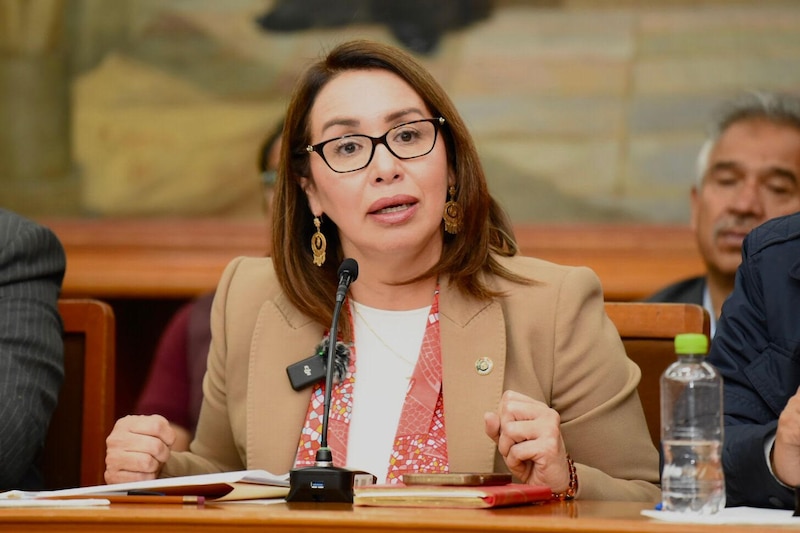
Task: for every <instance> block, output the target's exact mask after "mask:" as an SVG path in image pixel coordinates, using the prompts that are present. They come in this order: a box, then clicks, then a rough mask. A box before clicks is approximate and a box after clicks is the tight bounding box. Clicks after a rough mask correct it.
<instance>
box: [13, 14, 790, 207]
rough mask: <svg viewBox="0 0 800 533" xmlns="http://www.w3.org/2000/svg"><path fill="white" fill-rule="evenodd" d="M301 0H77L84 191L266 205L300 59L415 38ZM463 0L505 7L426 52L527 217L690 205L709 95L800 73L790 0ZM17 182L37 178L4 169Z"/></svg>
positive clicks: (75, 115) (79, 164) (74, 88)
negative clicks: (289, 9)
mask: <svg viewBox="0 0 800 533" xmlns="http://www.w3.org/2000/svg"><path fill="white" fill-rule="evenodd" d="M29 1H32V2H35V1H37V0H29ZM290 1H291V2H292V3H294V4H295V5H296V6H297V5H302V4H308V5H309V6H310V7H308V10H307V11H306V13H316V14H317V16H316V17H315V18H314V20H311V21H307V22H309V23H311V24H313V25H314V26H313V27H311V28H309V29H298V30H295V31H280V32H279V31H265V30H264V29H262V28H260V27H259V26H258V25H256V23H255V22H254V21H255V19H256V18H257V17H259V16H263V15H264V14H266V13H270V12H272V11H274V10H275V9H277V8H278V7H280V4H281V3H282V2H281V1H279V0H276V1H274V2H270V1H261V0H115V1H114V2H107V1H105V0H74V1H73V2H68V3H67V13H66V15H65V19H64V20H65V27H66V35H67V39H66V41H67V43H68V44H66V45H65V46H66V47H67V49H68V53H69V57H70V60H69V65H70V70H69V72H68V74H67V77H68V82H69V87H70V88H71V99H70V101H69V104H68V105H69V115H70V117H71V121H70V124H71V136H70V146H71V150H72V161H73V164H74V169H75V170H74V171H73V172H71V173H70V175H69V176H67V177H65V179H64V180H63V182H62V184H61V188H62V189H64V188H66V189H68V190H69V191H72V193H73V196H74V198H75V201H74V205H73V211H74V212H76V213H80V214H86V215H100V216H114V215H145V216H161V215H185V216H195V215H219V216H230V217H255V216H259V214H260V209H261V204H260V195H259V194H258V178H257V171H256V164H255V161H256V152H257V149H258V146H259V143H260V141H261V139H262V138H263V136H265V135H266V134H267V132H269V131H270V129H271V128H272V127H273V125H274V124H275V123H276V121H277V120H279V118H280V117H281V114H282V109H283V107H284V106H285V103H286V96H287V93H288V91H289V89H290V88H291V85H292V82H293V80H294V78H295V76H296V75H297V74H298V73H299V72H300V70H301V69H302V68H303V67H304V66H305V65H306V64H307V63H308V61H309V60H311V59H313V58H316V57H318V56H319V54H320V53H321V52H322V51H324V50H325V49H326V48H329V47H331V46H332V45H333V44H335V43H338V42H340V41H342V40H346V39H349V38H356V37H366V38H373V39H379V40H383V41H387V42H392V43H394V44H401V45H407V44H408V43H411V42H412V40H409V41H408V42H403V41H402V40H400V37H399V35H401V33H400V30H401V29H402V28H399V27H398V25H397V24H392V23H386V21H383V20H380V17H377V16H375V14H374V13H371V12H369V11H368V10H367V9H365V6H368V5H369V4H370V3H369V2H368V1H367V0H350V2H352V5H354V6H356V8H358V9H359V10H357V11H354V12H353V13H351V14H350V17H349V19H348V20H350V21H351V22H352V23H350V24H347V25H339V24H338V23H336V25H334V22H332V21H331V20H329V19H326V18H325V17H320V15H319V14H320V13H322V12H321V11H320V10H312V9H311V7H313V6H311V4H319V3H320V2H321V0H290ZM431 1H432V2H433V3H432V4H431V5H432V6H433V5H436V4H441V3H442V2H443V1H455V0H431ZM340 3H342V2H340ZM343 4H345V5H346V4H348V2H343ZM322 5H331V3H330V2H322ZM446 5H449V4H446ZM463 5H466V6H481V5H484V6H488V7H489V13H488V14H487V13H481V14H480V16H478V17H476V18H477V20H475V21H472V22H471V23H470V24H468V25H466V27H464V28H460V29H459V28H456V29H452V28H451V29H449V30H443V31H441V32H440V33H439V34H438V36H437V37H438V41H437V42H435V43H433V50H431V51H429V52H424V51H420V52H419V53H418V55H419V57H420V59H421V61H422V62H423V63H424V64H425V65H426V66H427V67H428V68H430V69H431V71H432V72H433V73H434V74H435V75H436V76H437V78H438V79H439V80H440V81H441V82H442V84H443V85H444V86H445V87H446V88H447V90H448V91H449V93H450V95H451V96H452V97H453V99H454V101H455V102H456V104H457V106H458V108H459V109H460V111H461V113H462V115H463V116H464V118H465V119H466V121H467V123H468V124H469V125H470V127H471V129H472V132H473V134H474V136H475V138H476V141H477V144H478V147H479V149H480V152H481V155H482V157H483V161H484V164H485V166H486V168H487V174H488V176H489V179H490V187H491V189H492V191H493V192H494V193H495V195H496V196H497V197H498V199H499V200H500V201H501V203H503V204H504V205H505V207H506V208H507V209H508V210H509V212H510V214H511V216H512V218H513V220H515V221H520V222H535V221H564V222H567V221H641V222H683V221H685V220H686V219H687V217H688V191H689V187H690V185H691V183H692V180H693V179H694V175H693V168H694V158H695V155H696V151H697V149H698V147H699V145H700V143H701V141H702V138H703V135H704V133H705V130H704V128H705V123H706V120H707V118H708V115H709V113H710V111H711V110H712V108H713V107H714V106H715V105H716V104H718V103H719V102H720V101H721V100H723V99H725V98H727V97H729V96H731V95H734V94H736V93H737V92H739V91H742V90H748V89H756V88H758V89H768V90H781V91H791V92H797V91H800V68H798V65H799V64H800V5H798V3H797V2H795V1H793V0H787V1H769V0H761V1H752V2H746V1H733V0H731V1H725V0H706V1H702V0H695V1H688V0H686V1H680V0H673V1H667V0H664V1H655V0H651V1H645V0H640V1H633V0H631V1H622V0H620V1H613V0H606V1H596V2H595V1H592V2H590V1H587V0H584V1H579V0H575V1H569V0H563V1H558V0H551V1H510V0H509V1H501V0H495V1H493V2H489V1H488V0H486V1H485V2H480V1H478V0H473V1H472V2H469V1H466V2H463ZM373 9H377V8H375V7H374V6H373ZM431 9H434V8H431ZM323 14H324V13H323ZM450 15H452V13H451V14H450ZM393 20H394V19H393ZM423 44H424V43H423ZM429 44H430V43H429ZM416 45H417V46H419V43H418V42H417V43H416ZM1 68H2V67H0V69H1ZM0 105H2V104H0ZM54 149H55V148H54ZM42 150H45V151H46V150H47V147H42ZM12 182H13V183H16V184H17V185H14V187H16V188H17V189H20V188H22V187H23V186H21V185H19V180H18V179H17V180H11V179H10V178H9V176H0V186H3V187H5V186H6V185H7V184H9V183H12ZM13 183H12V185H13ZM25 186H27V185H25ZM9 187H11V186H9ZM12 188H13V187H12ZM0 195H2V196H7V195H5V194H3V193H1V192H0ZM57 195H58V197H59V198H69V197H70V196H69V194H65V192H64V191H63V190H60V191H58V192H57ZM8 202H9V200H7V199H3V202H2V203H3V204H8ZM47 205H49V204H48V202H47V201H46V198H44V197H42V198H41V202H40V204H39V206H40V208H39V209H38V210H39V211H42V210H46V209H45V208H43V207H41V206H47ZM11 206H12V207H14V205H13V203H12V204H11ZM48 209H49V208H48ZM24 210H28V211H37V208H36V206H31V205H29V204H26V205H24Z"/></svg>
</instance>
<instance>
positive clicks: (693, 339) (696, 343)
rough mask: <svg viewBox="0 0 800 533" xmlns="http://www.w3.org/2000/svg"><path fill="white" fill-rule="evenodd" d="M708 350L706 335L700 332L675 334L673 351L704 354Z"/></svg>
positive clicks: (686, 353)
mask: <svg viewBox="0 0 800 533" xmlns="http://www.w3.org/2000/svg"><path fill="white" fill-rule="evenodd" d="M706 352H708V337H706V336H705V335H703V334H702V333H681V334H679V335H675V353H677V354H685V355H691V354H705V353H706Z"/></svg>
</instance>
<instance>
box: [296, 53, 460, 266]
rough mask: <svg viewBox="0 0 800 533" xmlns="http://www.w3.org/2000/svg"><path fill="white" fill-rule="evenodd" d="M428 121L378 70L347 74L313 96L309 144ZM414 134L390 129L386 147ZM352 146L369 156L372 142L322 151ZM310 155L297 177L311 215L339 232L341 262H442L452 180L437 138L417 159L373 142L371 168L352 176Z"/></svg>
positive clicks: (409, 92) (397, 81)
mask: <svg viewBox="0 0 800 533" xmlns="http://www.w3.org/2000/svg"><path fill="white" fill-rule="evenodd" d="M428 118H433V117H432V116H431V113H430V111H429V110H428V108H427V107H426V105H425V103H424V102H423V101H422V98H420V96H419V95H418V94H417V93H416V92H415V91H414V89H412V88H411V86H410V85H408V84H407V83H406V82H405V81H404V80H402V79H401V78H400V77H398V76H397V75H395V74H393V73H391V72H388V71H385V70H380V69H373V70H352V71H347V72H344V73H342V74H340V75H338V76H337V77H335V78H334V79H332V80H331V81H330V82H328V84H327V85H326V86H325V87H323V89H322V90H321V91H320V93H319V94H318V95H317V98H316V101H315V103H314V106H313V107H312V109H311V113H310V115H309V128H310V133H311V144H317V143H320V142H323V141H327V140H328V139H334V138H338V137H341V136H343V135H348V134H350V135H352V134H362V135H369V136H371V137H380V136H382V135H383V134H384V133H386V132H387V131H388V130H389V129H391V128H394V127H395V126H398V125H400V124H403V123H406V122H411V121H415V120H420V119H428ZM411 127H412V128H413V125H412V126H411ZM445 127H446V126H445ZM414 134H416V131H415V130H413V129H412V130H409V131H397V130H395V131H394V132H392V133H390V135H389V137H390V139H389V141H391V138H394V139H395V140H396V142H398V143H405V142H407V139H412V138H413V135H414ZM362 141H363V139H362ZM334 145H335V146H334ZM355 146H358V147H359V148H358V149H365V150H366V151H367V152H368V151H369V150H370V148H371V143H370V142H369V141H368V140H366V142H359V143H357V145H353V144H349V143H344V144H342V143H338V144H337V143H331V146H330V147H328V148H327V150H331V149H334V150H342V151H344V155H348V154H349V153H351V152H352V151H353V150H354V149H355V148H354V147H355ZM326 153H330V152H326ZM309 157H310V169H311V176H308V177H303V178H300V184H301V186H302V187H303V190H304V191H305V192H306V194H307V196H308V202H309V205H310V207H311V211H312V213H314V215H315V216H321V215H323V214H324V215H325V218H329V219H330V220H332V221H333V222H335V223H336V225H337V226H338V227H339V236H340V239H341V242H342V248H343V252H344V254H345V256H347V257H354V258H356V259H361V260H364V259H369V258H375V259H391V257H392V256H396V257H397V258H398V259H409V258H412V259H414V260H419V259H423V258H426V259H428V261H425V263H427V264H426V265H425V268H427V267H429V266H430V265H431V264H432V263H431V261H433V262H435V261H436V260H437V259H438V258H439V255H440V254H441V249H442V232H441V229H440V226H441V221H442V211H443V209H444V204H445V202H446V197H447V188H448V174H449V169H448V165H447V154H446V149H445V142H444V141H443V140H442V139H441V134H439V135H437V138H436V143H435V145H434V146H433V149H432V150H431V151H430V153H428V154H427V155H423V156H421V157H417V158H414V159H399V158H397V157H395V156H394V155H393V154H392V153H391V152H389V150H388V149H387V147H386V146H385V145H384V144H378V145H377V146H375V152H374V154H373V156H372V160H371V161H370V162H369V164H368V165H367V166H366V167H365V168H362V169H360V170H356V171H353V172H347V173H337V172H334V171H333V170H331V168H330V167H329V166H328V164H326V162H325V161H324V160H323V158H322V157H321V156H320V154H319V153H312V154H309ZM329 160H330V158H329ZM334 166H335V163H334ZM329 227H330V226H329ZM322 231H323V233H324V232H325V223H324V219H323V225H322Z"/></svg>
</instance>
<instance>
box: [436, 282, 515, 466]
mask: <svg viewBox="0 0 800 533" xmlns="http://www.w3.org/2000/svg"><path fill="white" fill-rule="evenodd" d="M440 290H441V292H440V298H439V326H440V330H441V342H442V380H443V385H442V389H443V396H444V419H445V426H446V428H447V453H448V458H449V461H450V470H451V471H453V472H458V471H465V470H478V471H483V472H491V471H492V470H493V468H494V458H495V452H496V449H497V447H496V446H495V444H494V442H492V440H491V439H490V438H489V437H487V436H486V433H485V431H484V422H483V414H484V413H485V412H486V411H494V410H496V409H497V406H498V405H499V403H500V397H501V396H502V394H503V381H504V374H505V361H506V335H505V329H506V324H505V318H504V316H503V310H502V307H501V305H500V303H498V302H497V301H496V300H492V301H479V300H475V299H473V298H468V297H466V296H464V295H462V294H461V293H460V291H458V290H455V289H453V288H449V287H448V284H447V282H446V281H443V282H442V284H441V287H440ZM478 365H480V366H481V368H482V370H480V371H479V369H478V368H477V366H478ZM487 366H488V367H490V369H489V370H488V371H486V370H483V369H485V368H486V367H487Z"/></svg>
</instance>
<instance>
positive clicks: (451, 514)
mask: <svg viewBox="0 0 800 533" xmlns="http://www.w3.org/2000/svg"><path fill="white" fill-rule="evenodd" d="M648 507H649V506H648V505H647V504H642V503H632V502H597V501H582V502H581V501H578V502H561V503H547V504H543V505H537V506H524V507H512V508H506V509H496V510H485V509H480V510H471V509H467V510H460V509H436V510H434V509H399V508H374V507H352V506H350V505H345V504H324V505H319V504H291V505H290V504H286V503H277V504H271V505H257V504H240V503H236V504H207V505H205V506H204V507H197V506H190V505H184V506H181V505H151V504H127V505H125V504H113V505H111V506H110V507H103V508H81V509H76V508H51V509H41V508H39V509H34V508H28V509H13V508H6V509H0V530H1V531H14V532H25V531H47V532H48V533H52V532H80V533H91V532H96V531H98V532H99V531H102V532H109V531H131V532H134V531H135V532H137V533H139V532H144V533H147V532H156V531H158V532H160V531H164V532H170V533H181V532H187V533H203V532H211V531H220V532H226V533H227V532H244V531H278V532H287V533H289V532H291V533H298V532H313V533H322V532H324V533H331V532H334V533H335V532H358V533H368V532H381V533H383V532H385V531H400V532H404V533H411V532H419V533H421V532H426V533H429V532H445V531H448V532H475V531H485V532H521V531H531V532H540V533H541V532H558V533H565V532H570V533H601V532H603V533H607V532H627V533H635V532H644V533H667V532H673V531H676V530H679V531H680V532H681V533H713V532H716V531H719V530H720V527H719V526H708V525H676V524H670V523H667V522H658V521H655V520H651V519H649V518H646V517H643V516H641V514H640V511H641V510H642V509H645V508H648ZM793 529H794V528H792V527H790V526H789V527H775V526H773V527H771V528H770V529H769V530H770V531H776V530H793ZM761 530H766V529H764V528H760V527H758V526H725V528H724V531H725V532H726V533H752V532H754V531H761Z"/></svg>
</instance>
